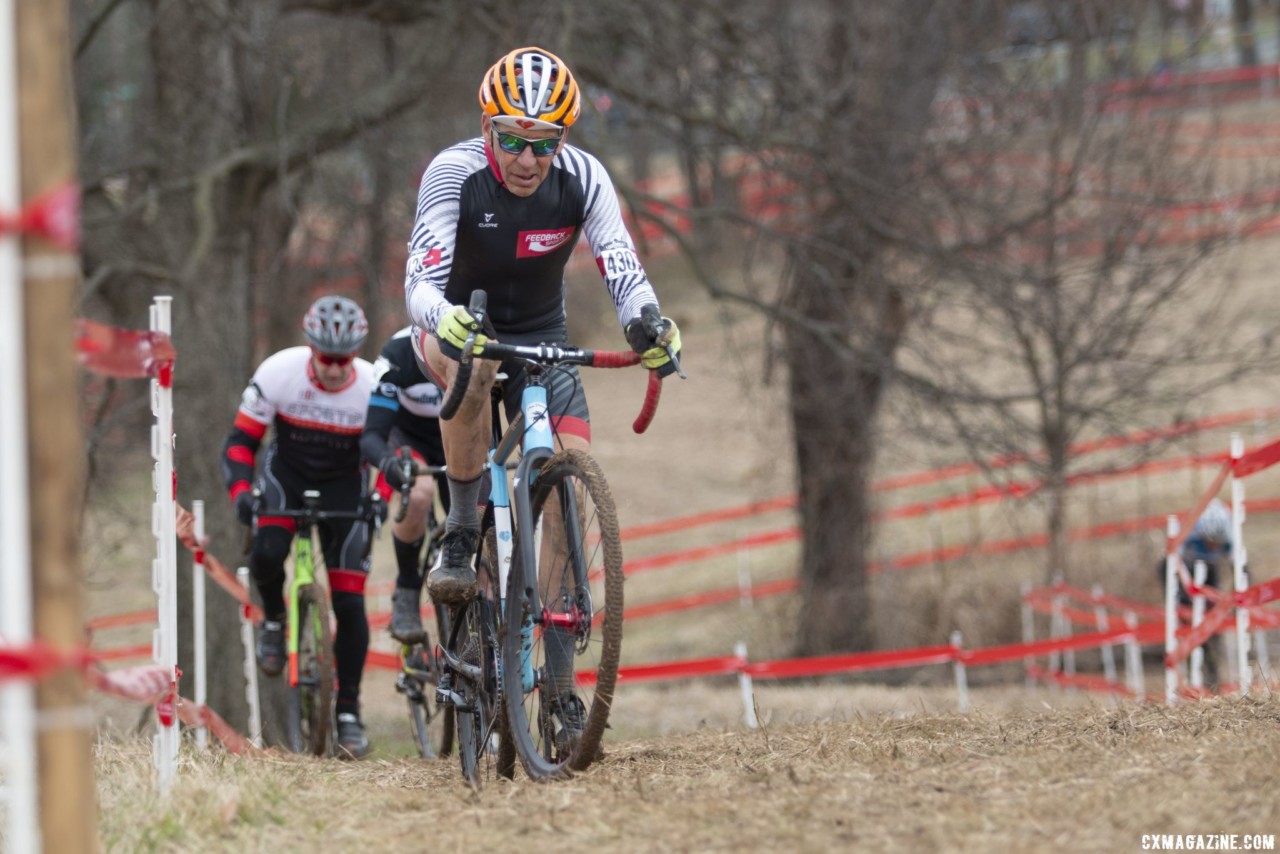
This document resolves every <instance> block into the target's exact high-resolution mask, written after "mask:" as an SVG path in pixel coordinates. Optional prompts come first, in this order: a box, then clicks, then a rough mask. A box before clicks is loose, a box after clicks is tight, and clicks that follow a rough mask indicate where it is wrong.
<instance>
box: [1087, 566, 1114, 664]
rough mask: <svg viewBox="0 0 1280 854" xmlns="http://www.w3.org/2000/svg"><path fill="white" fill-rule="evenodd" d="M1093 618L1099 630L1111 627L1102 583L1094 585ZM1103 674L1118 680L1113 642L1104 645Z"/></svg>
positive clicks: (1106, 629)
mask: <svg viewBox="0 0 1280 854" xmlns="http://www.w3.org/2000/svg"><path fill="white" fill-rule="evenodd" d="M1092 592H1093V619H1094V622H1095V623H1096V624H1097V627H1098V631H1100V632H1105V631H1109V630H1110V628H1111V620H1110V619H1109V618H1108V617H1107V607H1106V606H1105V605H1103V604H1102V601H1101V600H1102V585H1100V584H1095V585H1093V590H1092ZM1102 675H1103V676H1105V677H1106V679H1107V681H1108V682H1115V681H1116V653H1115V650H1114V649H1113V648H1112V646H1111V644H1109V643H1108V644H1103V645H1102Z"/></svg>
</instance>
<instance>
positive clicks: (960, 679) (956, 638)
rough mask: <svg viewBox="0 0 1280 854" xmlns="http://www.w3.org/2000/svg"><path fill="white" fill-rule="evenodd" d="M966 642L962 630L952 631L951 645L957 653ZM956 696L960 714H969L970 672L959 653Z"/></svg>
mask: <svg viewBox="0 0 1280 854" xmlns="http://www.w3.org/2000/svg"><path fill="white" fill-rule="evenodd" d="M963 642H964V636H963V635H961V634H960V630H959V629H956V630H955V631H953V632H952V633H951V645H952V646H953V647H955V650H956V652H957V653H959V652H960V645H961V644H962V643H963ZM955 670H956V697H957V702H958V704H959V708H960V714H962V715H967V714H968V713H969V672H968V671H967V670H966V669H965V666H964V662H963V661H961V660H960V657H959V655H957V656H956V662H955Z"/></svg>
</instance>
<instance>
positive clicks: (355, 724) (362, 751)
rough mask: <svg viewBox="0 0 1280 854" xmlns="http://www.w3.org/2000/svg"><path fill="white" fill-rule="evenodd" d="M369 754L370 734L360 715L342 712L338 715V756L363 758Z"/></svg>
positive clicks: (341, 757) (342, 757)
mask: <svg viewBox="0 0 1280 854" xmlns="http://www.w3.org/2000/svg"><path fill="white" fill-rule="evenodd" d="M368 755H369V736H367V735H365V733H364V724H362V723H360V717H359V715H354V714H352V713H351V712H342V713H341V714H339V715H338V758H339V759H363V758H365V757H366V756H368Z"/></svg>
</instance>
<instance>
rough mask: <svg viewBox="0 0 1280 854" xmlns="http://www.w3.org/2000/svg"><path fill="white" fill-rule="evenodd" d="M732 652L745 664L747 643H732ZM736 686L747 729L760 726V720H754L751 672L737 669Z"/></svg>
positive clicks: (753, 688) (753, 693)
mask: <svg viewBox="0 0 1280 854" xmlns="http://www.w3.org/2000/svg"><path fill="white" fill-rule="evenodd" d="M733 654H734V655H736V656H737V657H738V658H740V659H742V661H743V663H744V664H745V663H746V660H747V645H746V644H745V643H744V642H742V641H738V642H737V643H736V644H734V645H733ZM738 688H739V690H740V691H741V692H742V719H743V720H744V721H745V722H746V724H747V729H755V728H756V727H758V726H760V722H759V721H758V720H756V695H755V686H754V685H753V684H752V682H751V674H750V673H748V672H746V671H745V670H739V671H738Z"/></svg>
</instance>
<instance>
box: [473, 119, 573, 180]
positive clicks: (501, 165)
mask: <svg viewBox="0 0 1280 854" xmlns="http://www.w3.org/2000/svg"><path fill="white" fill-rule="evenodd" d="M480 127H481V129H482V130H483V132H484V137H485V139H487V140H488V141H489V148H490V149H491V150H492V151H493V159H494V161H495V162H496V163H497V164H498V172H499V173H500V174H501V175H502V182H503V183H504V184H506V185H507V189H508V190H510V191H511V192H512V193H513V194H514V195H517V196H520V197H522V198H524V197H528V196H532V195H533V193H534V191H535V190H537V189H538V187H540V186H541V185H542V180H543V179H544V178H546V177H547V172H549V171H550V170H551V161H552V160H554V159H555V157H554V155H553V156H550V157H538V156H536V155H535V154H534V153H533V146H531V145H526V146H525V147H524V150H523V151H521V152H520V153H519V154H512V153H511V152H509V151H504V150H503V149H502V147H501V146H500V145H498V139H497V134H498V133H500V132H503V131H504V130H505V128H499V127H498V126H496V125H494V124H493V123H492V122H491V121H490V120H489V117H488V116H482V117H481V119H480ZM519 136H521V137H523V138H524V139H530V140H532V139H554V138H555V137H556V132H555V131H553V130H538V129H536V128H534V129H530V130H527V131H521V132H520V133H519ZM563 144H564V139H563V136H562V137H561V145H563ZM559 150H560V149H559V147H557V148H556V151H557V152H558V151H559Z"/></svg>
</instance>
